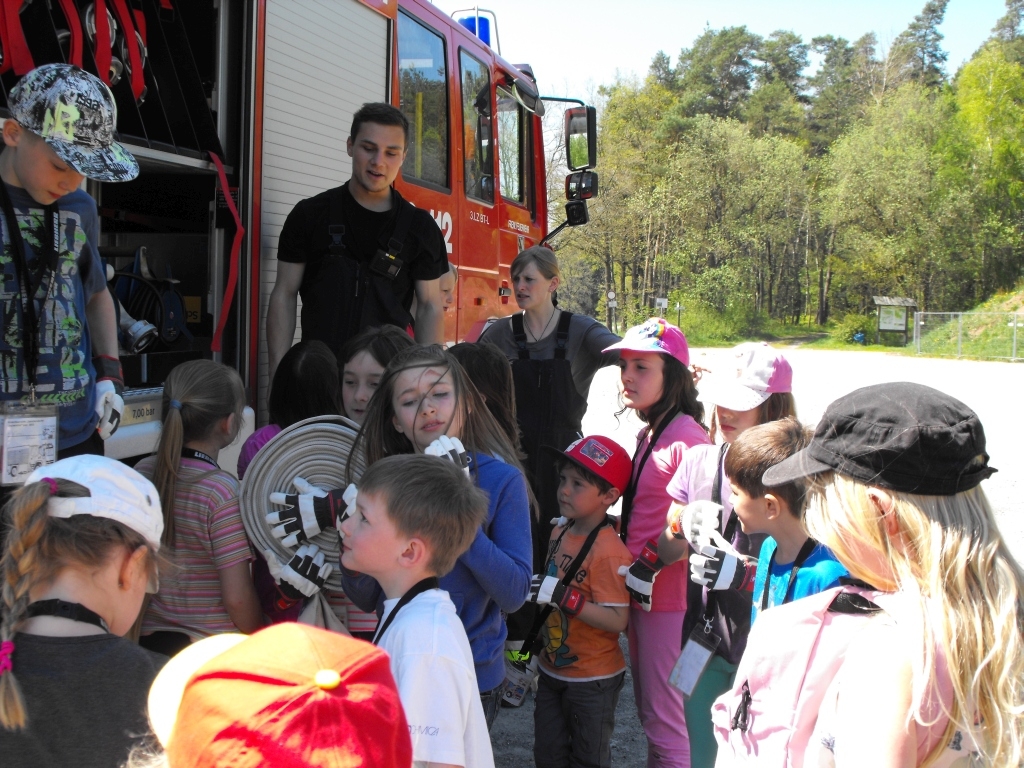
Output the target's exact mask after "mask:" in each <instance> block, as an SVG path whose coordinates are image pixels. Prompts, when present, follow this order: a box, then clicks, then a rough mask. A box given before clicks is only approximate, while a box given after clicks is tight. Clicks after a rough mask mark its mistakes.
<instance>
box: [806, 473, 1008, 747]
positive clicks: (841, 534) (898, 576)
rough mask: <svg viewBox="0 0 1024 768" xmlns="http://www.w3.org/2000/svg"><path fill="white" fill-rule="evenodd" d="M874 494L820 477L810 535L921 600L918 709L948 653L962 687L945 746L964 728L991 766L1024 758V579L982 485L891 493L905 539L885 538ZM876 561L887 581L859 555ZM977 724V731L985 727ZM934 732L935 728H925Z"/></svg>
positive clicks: (860, 570) (885, 585) (885, 584)
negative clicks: (950, 492)
mask: <svg viewBox="0 0 1024 768" xmlns="http://www.w3.org/2000/svg"><path fill="white" fill-rule="evenodd" d="M868 492H869V486H867V485H864V484H863V483H858V482H856V481H854V480H851V479H849V478H846V477H843V476H841V475H838V474H835V473H826V474H823V475H821V476H819V477H817V478H815V479H814V482H813V485H812V488H811V493H812V494H813V497H814V498H813V503H811V504H809V506H808V509H807V512H806V513H805V515H806V516H805V521H806V524H807V529H808V533H809V534H810V535H811V536H812V537H813V538H815V539H817V540H818V541H820V542H821V543H822V544H825V545H826V546H828V547H829V548H830V549H831V550H832V551H833V552H834V553H835V555H836V557H838V558H839V560H840V561H841V562H842V563H843V565H845V566H846V567H847V569H849V571H850V575H851V576H853V577H854V578H858V579H861V580H863V581H866V582H868V583H869V584H871V585H873V586H875V587H877V588H878V589H880V590H883V591H887V592H891V591H903V592H907V593H910V594H917V595H920V597H921V600H920V606H921V615H920V621H919V622H918V623H917V626H918V627H919V628H920V637H919V638H915V642H919V647H920V649H921V653H920V654H915V655H916V657H917V658H916V660H915V663H914V667H913V695H914V698H913V701H914V709H913V712H911V713H910V715H911V716H914V717H915V718H916V719H918V720H919V721H920V718H921V710H922V706H923V701H924V698H925V697H926V696H927V694H928V691H929V688H930V687H931V686H932V685H933V684H934V683H935V679H934V669H935V664H934V661H935V654H936V649H942V651H943V652H944V654H945V656H946V659H945V660H946V663H947V666H948V669H949V674H950V677H951V680H952V686H953V704H952V707H951V709H950V711H949V712H948V713H947V714H948V715H949V719H950V721H949V725H948V727H947V729H946V733H945V735H944V737H943V739H942V740H941V741H940V742H939V744H938V745H937V746H936V748H935V750H933V752H932V754H931V755H929V759H928V760H926V761H925V764H928V763H929V762H930V759H931V758H934V757H935V756H936V755H937V754H938V752H939V751H940V750H941V749H942V748H943V747H944V746H945V745H946V744H947V743H948V742H949V739H950V738H951V736H952V732H953V731H954V730H956V729H960V730H961V731H964V732H968V731H969V732H971V733H975V734H977V735H978V739H977V740H978V746H979V748H980V750H981V752H982V755H983V757H984V758H985V759H986V761H987V763H988V764H991V765H1007V766H1010V765H1013V766H1016V765H1020V763H1021V760H1022V758H1024V572H1022V570H1021V567H1020V565H1018V563H1017V562H1016V560H1014V558H1013V556H1012V555H1011V554H1010V551H1009V550H1008V549H1007V547H1006V543H1005V542H1004V541H1003V539H1002V537H1001V536H1000V534H999V531H998V528H997V527H996V522H995V518H994V515H993V513H992V508H991V507H990V506H989V503H988V499H987V498H986V496H985V493H984V491H982V490H981V488H980V487H975V488H972V489H970V490H967V491H963V492H961V493H958V494H956V495H955V496H923V495H917V494H909V493H900V492H896V491H886V492H887V493H888V494H889V495H890V496H891V497H892V500H893V503H892V509H891V510H890V511H889V512H888V513H887V514H886V517H887V516H888V515H890V514H891V515H893V519H894V520H895V522H896V524H898V526H899V531H900V539H899V542H898V543H897V542H894V541H893V539H892V538H890V536H889V535H888V533H887V531H886V522H885V518H884V517H882V516H879V515H878V513H877V510H876V509H875V506H874V504H873V503H872V499H871V498H870V497H869V495H868ZM864 549H869V550H871V551H873V552H875V553H877V554H878V555H879V556H880V558H881V560H882V561H883V562H884V563H885V565H886V567H887V571H888V572H887V573H875V572H873V571H871V570H870V569H869V568H868V567H867V566H866V565H865V564H864V561H863V558H862V556H861V555H860V554H858V553H860V552H863V551H864ZM976 722H977V724H976ZM925 725H927V723H925Z"/></svg>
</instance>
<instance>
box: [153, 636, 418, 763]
mask: <svg viewBox="0 0 1024 768" xmlns="http://www.w3.org/2000/svg"><path fill="white" fill-rule="evenodd" d="M149 710H150V713H149V716H150V721H151V723H152V725H153V731H154V733H156V734H157V737H158V738H159V739H160V742H161V743H162V744H163V746H164V747H165V748H166V750H167V757H168V759H169V762H170V764H171V765H173V766H175V768H221V767H222V766H228V765H230V766H232V768H307V767H308V766H316V767H317V768H321V767H322V768H350V767H351V766H359V767H360V768H385V767H387V768H390V767H391V766H397V765H411V764H412V741H411V740H410V738H409V726H408V723H407V722H406V719H405V712H404V711H403V709H402V704H401V702H400V701H399V698H398V689H397V688H396V686H395V681H394V678H393V677H392V676H391V666H390V663H389V661H388V657H387V654H385V653H384V652H383V651H381V650H380V649H378V648H376V647H375V646H373V645H370V644H369V643H366V642H363V641H361V640H355V639H353V638H351V637H348V636H347V635H342V634H339V633H337V632H328V631H327V630H323V629H318V628H316V627H311V626H308V625H306V624H297V623H291V622H289V623H284V624H275V625H273V626H271V627H267V628H266V629H263V630H261V631H259V632H257V633H255V634H253V635H250V636H249V637H245V636H244V635H214V636H212V637H208V638H206V639H205V640H201V641H199V642H198V643H194V644H193V645H191V646H189V647H188V648H186V649H185V650H184V651H182V652H181V653H180V654H178V655H177V656H175V657H174V658H173V659H171V661H170V662H168V663H167V665H166V666H164V668H163V669H162V670H161V672H160V674H159V675H157V677H156V680H154V682H153V686H152V688H151V690H150V694H149Z"/></svg>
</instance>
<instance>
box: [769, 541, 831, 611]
mask: <svg viewBox="0 0 1024 768" xmlns="http://www.w3.org/2000/svg"><path fill="white" fill-rule="evenodd" d="M816 546H818V542H816V541H815V540H814V539H807V541H805V542H804V545H803V546H802V547H800V552H799V553H798V554H797V556H796V560H794V561H793V567H792V568H791V569H790V571H789V583H788V584H786V592H785V594H784V595H783V596H782V602H781V603H779V605H785V604H786V603H788V602H789V601H790V599H791V597H790V596H791V595H792V593H793V588H794V585H795V584H796V575H797V573H798V572H799V571H800V568H801V566H803V564H804V563H806V562H807V558H808V557H810V556H811V553H812V552H813V551H814V548H815V547H816ZM776 551H777V550H776ZM774 565H775V552H772V556H771V557H769V558H768V572H767V573H766V574H765V575H764V591H763V592H762V593H761V610H762V611H767V610H768V592H769V588H770V587H771V585H772V567H773V566H774Z"/></svg>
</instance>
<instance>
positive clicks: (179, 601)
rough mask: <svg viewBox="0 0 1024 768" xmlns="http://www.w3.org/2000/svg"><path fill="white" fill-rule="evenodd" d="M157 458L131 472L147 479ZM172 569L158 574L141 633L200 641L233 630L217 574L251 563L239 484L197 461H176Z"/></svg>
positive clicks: (138, 465) (148, 460) (142, 463)
mask: <svg viewBox="0 0 1024 768" xmlns="http://www.w3.org/2000/svg"><path fill="white" fill-rule="evenodd" d="M155 465H156V457H155V456H148V457H146V458H144V459H143V460H142V461H140V462H139V463H138V464H137V465H136V466H135V468H136V469H137V470H138V471H139V472H141V473H142V474H143V475H145V476H146V477H149V478H152V477H153V471H154V467H155ZM173 545H174V548H173V549H172V550H170V551H169V552H168V553H167V554H168V555H169V556H170V557H171V559H172V560H173V562H174V565H175V566H176V567H175V568H174V569H173V571H172V572H171V573H168V574H166V575H165V574H160V591H159V592H158V593H157V594H155V595H153V596H152V598H151V599H150V601H149V608H147V610H146V615H145V617H144V618H143V621H142V634H144V635H147V634H149V633H150V632H157V631H161V630H163V631H169V632H184V633H185V634H187V635H189V636H190V637H192V638H193V639H201V638H204V637H206V636H208V635H214V634H217V633H220V632H237V631H238V628H237V627H236V626H235V624H234V622H232V621H231V617H230V616H228V612H227V609H226V608H225V607H224V598H223V596H222V594H221V586H220V573H219V572H220V571H221V570H222V569H224V568H230V567H231V566H233V565H238V564H239V563H244V562H246V561H249V560H252V559H253V554H252V550H251V549H250V548H249V540H248V539H247V538H246V536H245V528H244V527H243V526H242V515H241V512H240V511H239V506H238V481H237V480H236V479H235V478H234V477H232V476H231V475H230V474H228V473H227V472H225V471H224V470H222V469H213V468H212V467H211V466H210V465H209V464H207V463H206V462H204V461H199V460H198V459H184V458H183V459H181V465H180V469H179V475H178V483H177V490H176V491H175V499H174V541H173Z"/></svg>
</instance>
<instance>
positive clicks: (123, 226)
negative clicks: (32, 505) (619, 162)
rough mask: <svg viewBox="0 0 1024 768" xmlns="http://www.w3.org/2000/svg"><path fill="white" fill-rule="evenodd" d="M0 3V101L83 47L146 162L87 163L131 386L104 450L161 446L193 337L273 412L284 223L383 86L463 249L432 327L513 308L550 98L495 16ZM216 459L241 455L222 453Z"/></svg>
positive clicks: (337, 157)
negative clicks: (101, 173) (168, 389)
mask: <svg viewBox="0 0 1024 768" xmlns="http://www.w3.org/2000/svg"><path fill="white" fill-rule="evenodd" d="M7 8H8V10H7V11H6V15H3V16H2V17H0V43H2V49H3V60H2V63H0V116H2V117H6V116H7V114H6V112H5V105H6V101H5V99H6V94H7V93H8V92H9V91H10V89H11V88H12V87H13V86H14V85H15V84H16V83H17V81H18V79H19V78H20V76H21V75H22V74H24V73H25V72H27V71H28V70H29V69H31V68H32V66H36V65H39V64H43V63H47V62H52V61H68V62H71V63H77V64H80V65H81V66H82V67H83V68H85V69H86V70H88V71H91V72H93V73H94V74H99V75H100V76H101V77H103V78H104V79H105V80H106V81H107V82H108V83H109V84H110V85H111V89H112V91H113V93H114V95H115V99H116V101H117V106H118V130H119V134H120V139H121V141H122V142H123V143H125V144H126V145H127V146H128V148H129V150H130V151H132V153H133V154H135V156H136V157H137V158H138V160H139V162H140V165H141V169H142V170H141V173H140V175H139V177H138V179H136V180H134V181H132V182H127V183H123V184H99V183H94V182H88V183H87V190H88V191H89V192H90V193H91V194H92V195H93V196H94V197H95V198H96V200H97V204H98V208H99V212H100V219H101V222H100V223H101V233H102V234H101V238H100V243H99V246H100V252H101V256H102V257H103V258H104V260H105V262H106V263H107V265H108V276H110V277H111V278H112V279H111V289H112V290H113V291H114V292H115V295H116V297H117V298H118V299H119V302H120V305H119V306H120V311H121V312H122V313H123V314H122V315H121V319H120V325H121V328H122V334H121V343H122V347H123V349H122V353H121V355H122V363H123V366H124V370H125V376H126V383H127V384H128V386H129V391H128V392H127V393H126V398H125V399H126V413H125V417H124V421H123V425H122V427H121V429H119V430H118V432H117V433H116V434H115V435H114V436H113V437H112V438H111V440H110V441H109V442H108V444H107V452H108V455H113V456H115V457H118V458H126V457H131V456H138V455H142V454H144V453H148V452H149V451H151V450H152V448H153V446H154V444H155V440H156V435H157V434H158V432H159V424H160V419H161V417H162V413H161V408H160V396H161V390H160V384H161V382H162V381H163V380H164V377H165V376H166V375H167V373H168V372H169V371H170V369H171V368H173V367H174V366H175V365H177V364H178V363H180V362H182V361H184V360H188V359H193V358H197V357H213V358H214V359H219V360H222V361H223V362H225V363H227V364H229V365H232V366H234V367H236V368H237V369H238V370H239V372H240V373H241V375H242V377H243V380H244V381H245V384H246V386H247V387H248V391H249V393H250V403H251V405H252V407H253V409H254V410H255V414H254V416H253V417H252V418H251V421H255V422H259V421H265V412H264V407H265V405H264V404H265V402H266V397H267V393H268V390H269V384H270V382H269V378H268V372H267V351H266V342H265V335H264V327H263V324H264V322H265V318H266V312H267V304H268V300H269V296H270V292H271V290H272V288H273V286H274V282H275V276H276V270H277V259H276V254H277V241H278V236H279V233H280V231H281V227H282V225H283V223H284V220H285V218H286V217H287V215H288V213H289V212H290V211H291V209H292V207H293V206H294V205H295V204H296V203H297V202H298V201H299V200H302V199H304V198H307V197H311V196H313V195H316V194H318V193H320V192H322V191H324V190H326V189H329V188H331V187H335V186H338V185H340V184H342V183H344V182H345V181H346V180H347V179H348V178H349V175H350V172H351V165H350V159H349V157H348V155H347V153H346V146H345V145H346V139H347V138H348V134H349V128H350V124H351V119H352V115H353V113H354V112H355V111H356V110H357V109H358V108H359V106H360V105H362V104H363V103H366V102H371V101H386V102H390V103H392V104H394V105H396V106H398V107H399V108H400V109H401V110H402V112H403V113H404V114H405V115H406V116H407V117H408V119H409V122H410V125H411V132H410V133H411V135H410V141H409V147H408V155H407V157H406V159H405V162H404V164H403V167H402V174H401V176H400V177H399V180H398V181H397V182H396V186H397V187H398V189H399V191H400V192H401V193H402V195H403V196H404V197H405V198H406V199H407V200H409V201H410V202H412V203H413V204H414V205H416V206H417V207H419V208H422V209H425V210H427V211H429V212H430V213H431V216H433V218H434V220H435V221H436V222H437V225H438V227H439V228H440V229H441V232H442V234H443V236H444V242H445V247H446V249H447V254H448V259H449V261H450V262H451V263H453V264H455V265H457V266H458V269H459V282H458V286H457V298H456V302H455V305H454V307H452V308H451V309H450V310H449V311H448V312H447V313H446V317H445V338H446V339H447V340H449V341H456V340H460V339H463V338H465V337H467V335H470V334H471V331H472V329H473V328H474V326H475V325H476V326H479V323H480V321H482V320H484V319H486V318H488V317H494V316H502V315H506V314H509V313H510V312H511V311H512V310H513V309H514V308H515V304H514V302H511V303H510V297H511V294H512V291H511V286H510V279H509V273H508V268H509V264H510V263H511V261H512V259H513V258H514V257H515V255H516V254H517V253H518V252H519V251H520V250H522V249H523V248H524V247H528V246H530V245H533V244H536V243H539V242H541V241H543V239H544V238H545V237H546V236H547V235H548V201H547V176H546V170H545V159H544V156H545V151H544V150H545V147H544V136H543V132H542V115H543V102H542V100H541V97H540V94H539V91H538V88H537V84H536V81H535V79H534V76H533V73H532V72H531V71H530V69H529V67H527V66H524V65H521V66H514V65H512V64H509V63H508V62H506V61H505V60H504V59H502V58H501V56H499V55H498V54H497V53H496V52H495V51H494V50H493V49H492V47H491V46H490V45H489V44H488V42H487V41H486V40H485V39H482V37H484V38H486V37H487V36H486V34H484V35H482V36H481V35H477V34H475V32H476V31H477V30H480V31H481V32H483V31H484V28H485V27H489V26H490V23H489V22H491V21H493V19H488V18H487V17H486V16H485V17H481V16H480V15H479V12H475V13H473V14H471V15H470V17H469V19H468V20H466V21H463V22H462V23H460V22H459V21H456V20H455V19H453V18H450V17H448V16H446V15H445V14H444V13H442V12H441V11H440V10H438V9H437V8H436V7H435V6H433V5H432V4H431V3H430V2H428V1H427V0H329V1H325V0H251V1H246V0H187V2H186V0H34V1H32V0H30V2H27V3H23V4H22V5H21V8H20V11H19V12H17V13H15V12H14V11H13V10H12V6H10V5H9V4H8V6H7ZM104 20H105V21H106V23H104ZM108 37H109V40H108ZM580 105H581V106H580V107H579V108H577V109H574V110H569V113H567V115H566V119H565V121H564V125H565V126H566V127H567V128H568V130H569V132H570V133H571V134H574V135H573V136H570V137H569V139H572V140H574V141H576V142H577V143H579V142H580V141H582V142H583V143H584V144H585V145H586V146H587V147H588V148H589V152H583V153H582V154H583V155H585V158H584V159H583V160H581V161H579V162H578V163H576V164H575V165H573V164H570V169H573V170H575V169H584V173H587V172H588V171H589V169H590V168H591V167H592V166H593V164H594V163H593V160H594V159H595V156H596V155H595V152H594V150H593V147H594V146H595V140H596V136H595V135H594V134H595V131H594V121H593V109H592V108H587V107H583V106H582V102H580ZM570 113H571V114H570ZM570 147H571V142H570V141H569V140H567V148H570ZM570 154H572V153H571V152H570ZM218 168H221V169H222V173H218ZM576 175H577V176H578V174H576ZM578 181H579V179H578V178H577V182H578ZM579 186H580V185H579V184H578V183H577V184H576V186H574V187H573V189H574V190H576V191H575V192H574V194H576V196H577V200H576V201H575V202H576V203H579V190H578V188H579ZM568 188H569V185H568V184H567V190H568ZM592 191H593V192H594V193H596V179H595V183H594V185H593V190H592ZM568 213H569V218H570V219H574V218H575V221H573V223H582V221H585V219H586V211H585V203H584V207H583V211H582V219H580V215H581V214H580V211H579V208H578V206H577V207H576V208H575V210H573V203H570V209H569V211H568ZM300 335H301V328H297V331H296V339H298V338H299V336H300ZM221 463H222V465H223V466H224V467H225V468H233V461H232V460H231V459H230V458H229V457H225V458H224V461H222V462H221Z"/></svg>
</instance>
